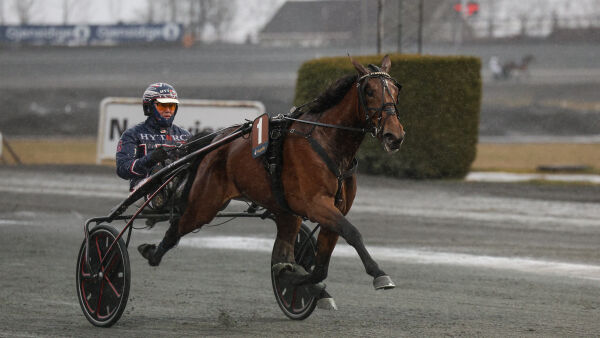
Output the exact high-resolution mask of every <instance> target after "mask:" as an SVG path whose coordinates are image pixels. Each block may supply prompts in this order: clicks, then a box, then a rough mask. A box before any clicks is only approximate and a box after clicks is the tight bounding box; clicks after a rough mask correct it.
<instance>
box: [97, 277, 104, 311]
mask: <svg viewBox="0 0 600 338" xmlns="http://www.w3.org/2000/svg"><path fill="white" fill-rule="evenodd" d="M102 290H104V279H103V280H102V282H101V283H100V287H99V288H98V304H97V305H96V317H97V318H100V304H101V303H102Z"/></svg>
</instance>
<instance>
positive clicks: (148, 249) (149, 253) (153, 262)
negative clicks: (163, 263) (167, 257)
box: [138, 244, 162, 266]
mask: <svg viewBox="0 0 600 338" xmlns="http://www.w3.org/2000/svg"><path fill="white" fill-rule="evenodd" d="M138 251H139V252H140V254H141V255H142V257H144V258H146V259H147V260H148V264H150V266H158V265H159V264H160V259H161V258H162V257H159V258H158V259H156V258H155V255H154V252H155V251H156V245H154V244H141V245H140V246H138Z"/></svg>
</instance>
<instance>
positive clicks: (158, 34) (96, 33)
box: [0, 23, 183, 46]
mask: <svg viewBox="0 0 600 338" xmlns="http://www.w3.org/2000/svg"><path fill="white" fill-rule="evenodd" d="M182 36H183V26H182V25H180V24H174V23H167V24H157V25H65V26H44V25H22V26H0V41H1V42H10V43H26V44H34V45H66V46H84V45H94V44H97V45H103V44H119V43H131V42H176V41H181V38H182Z"/></svg>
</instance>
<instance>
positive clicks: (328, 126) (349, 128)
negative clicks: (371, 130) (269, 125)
mask: <svg viewBox="0 0 600 338" xmlns="http://www.w3.org/2000/svg"><path fill="white" fill-rule="evenodd" d="M281 117H282V118H283V119H285V120H290V121H296V122H301V123H305V124H312V125H315V126H320V127H327V128H335V129H343V130H349V131H355V132H359V133H363V134H364V133H366V132H367V130H366V129H365V128H354V127H346V126H342V125H339V124H329V123H321V122H314V121H307V120H300V119H295V118H292V117H288V116H285V115H282V116H281Z"/></svg>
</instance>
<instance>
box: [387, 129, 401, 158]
mask: <svg viewBox="0 0 600 338" xmlns="http://www.w3.org/2000/svg"><path fill="white" fill-rule="evenodd" d="M404 135H405V132H404V131H403V132H402V134H400V136H397V135H394V134H392V133H385V134H384V135H383V142H382V143H383V149H385V151H386V152H388V153H395V152H397V151H398V150H400V146H401V145H402V142H404Z"/></svg>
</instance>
